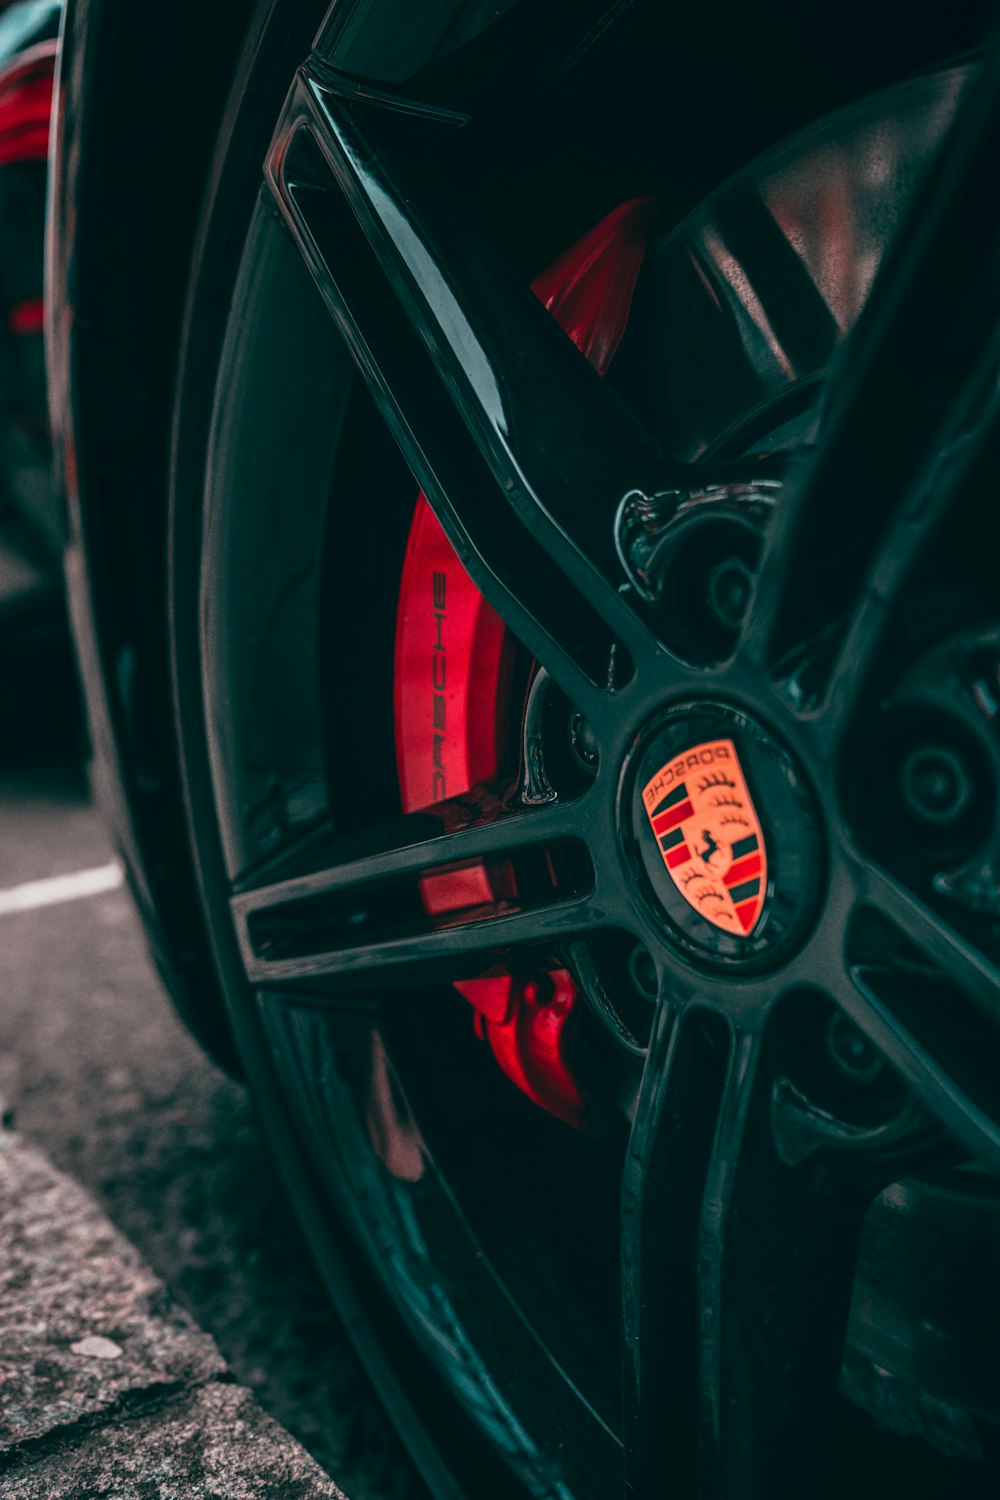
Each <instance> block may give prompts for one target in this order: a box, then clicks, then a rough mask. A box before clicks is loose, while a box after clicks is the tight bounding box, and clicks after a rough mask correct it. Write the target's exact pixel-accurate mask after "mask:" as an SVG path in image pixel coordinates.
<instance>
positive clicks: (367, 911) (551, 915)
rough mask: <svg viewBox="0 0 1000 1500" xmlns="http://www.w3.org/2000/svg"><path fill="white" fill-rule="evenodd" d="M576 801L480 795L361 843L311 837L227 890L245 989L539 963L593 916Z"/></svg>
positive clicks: (381, 980)
mask: <svg viewBox="0 0 1000 1500" xmlns="http://www.w3.org/2000/svg"><path fill="white" fill-rule="evenodd" d="M586 806H587V799H581V801H580V802H579V803H577V804H575V805H574V804H569V805H564V804H560V803H552V804H549V805H547V806H544V807H541V808H534V809H532V810H530V811H520V812H518V811H512V810H511V808H510V806H509V805H507V804H505V803H504V802H502V801H499V800H497V799H495V798H494V797H493V796H492V795H491V794H489V793H486V792H484V791H479V792H477V793H469V794H468V795H467V796H465V797H461V798H455V799H452V800H451V801H449V802H444V803H439V804H437V805H436V806H434V807H432V808H428V809H426V810H425V811H424V812H420V813H411V814H409V815H407V816H406V817H403V818H400V819H398V820H397V821H396V822H395V823H392V824H388V825H385V826H384V827H381V828H377V829H373V830H371V831H370V832H369V833H368V834H367V836H365V837H364V838H361V839H359V838H349V837H345V838H336V837H334V836H333V835H332V834H330V833H329V832H323V833H321V834H319V835H316V836H314V837H313V838H312V839H310V840H309V841H308V843H307V844H305V845H303V846H301V847H300V848H298V849H297V850H296V851H295V852H294V853H292V854H290V855H287V856H285V857H284V858H281V859H279V860H278V861H276V862H271V864H269V865H268V866H267V867H266V868H265V869H264V870H263V871H261V872H259V873H258V874H255V875H253V876H251V877H249V878H248V879H247V880H245V881H244V882H242V885H241V889H239V890H238V891H237V892H236V894H235V895H234V896H233V897H232V900H231V907H232V911H233V915H234V918H235V921H236V926H237V932H238V935H239V940H240V945H241V949H242V952H243V957H244V961H245V965H246V970H247V975H248V977H249V979H250V981H251V983H253V984H256V985H261V984H282V983H290V982H294V981H296V980H302V981H313V980H321V981H322V984H323V988H324V990H325V989H327V988H333V989H343V988H345V987H347V988H350V989H361V988H373V987H374V988H378V987H386V986H391V985H393V984H399V983H400V981H401V978H402V976H403V972H404V969H405V978H406V980H407V982H431V981H434V980H437V979H440V978H471V977H473V976H474V975H476V974H481V973H484V972H486V971H487V970H491V969H497V968H498V967H499V968H514V967H517V966H518V965H520V964H521V963H522V962H523V963H524V964H526V965H530V966H532V967H534V968H537V966H538V964H539V954H540V953H543V952H544V953H552V952H554V951H555V949H556V947H557V946H558V945H560V944H562V943H563V942H565V941H567V940H568V939H571V938H573V937H579V936H581V935H582V934H583V933H585V932H586V931H587V930H588V929H589V928H591V927H593V926H595V925H599V924H600V922H601V921H602V920H604V917H603V915H602V913H601V912H600V911H598V909H597V907H596V905H595V903H594V901H593V899H592V895H591V892H592V888H593V878H594V877H593V866H592V863H591V860H590V857H589V854H588V853H587V851H586V847H585V841H584V839H583V838H582V837H581V831H582V830H585V828H586V822H585V820H586V816H587V814H586ZM484 867H485V868H488V869H490V870H492V871H494V872H495V879H494V880H493V882H492V883H485V884H484V879H483V874H482V872H483V869H484ZM427 882H433V883H434V889H435V892H436V896H435V899H434V900H433V901H431V902H429V903H427V905H428V907H429V910H430V912H431V913H432V914H431V915H428V911H427V910H425V903H424V901H422V899H421V885H422V883H424V885H425V888H426V883H427Z"/></svg>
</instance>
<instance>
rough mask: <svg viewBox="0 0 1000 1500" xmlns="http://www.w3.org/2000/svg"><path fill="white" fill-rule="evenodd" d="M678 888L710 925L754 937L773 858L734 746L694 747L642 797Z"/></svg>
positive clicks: (663, 771) (718, 743) (664, 768)
mask: <svg viewBox="0 0 1000 1500" xmlns="http://www.w3.org/2000/svg"><path fill="white" fill-rule="evenodd" d="M642 802H643V806H644V807H645V809H646V816H647V818H648V819H649V823H650V827H651V828H652V830H653V834H654V836H655V838H656V841H657V843H658V845H659V848H660V853H661V855H662V856H663V863H664V864H665V865H666V867H667V871H668V873H669V875H670V878H671V880H672V881H673V883H674V885H675V886H676V887H677V889H678V891H679V892H680V894H681V895H682V896H683V897H684V900H685V901H686V902H687V903H688V905H689V906H690V907H692V908H693V909H694V910H695V911H696V912H697V913H698V915H699V916H700V917H704V918H705V921H706V922H711V923H712V925H713V926H715V927H720V928H721V929H722V931H723V932H732V933H735V934H736V935H737V936H749V935H750V933H751V932H752V931H753V929H754V927H755V926H756V924H757V919H758V918H759V916H760V914H761V912H762V910H763V908H764V898H765V896H766V894H767V851H766V849H765V847H764V831H763V829H762V828H761V825H760V819H759V818H758V816H757V812H756V809H755V808H754V805H753V802H752V801H751V800H750V793H749V791H748V789H747V784H746V778H745V777H744V775H743V767H742V766H741V765H740V761H739V756H738V755H737V754H736V746H735V745H734V744H733V742H732V740H708V741H706V742H705V743H704V744H701V745H692V747H691V749H690V750H685V751H684V753H683V754H682V755H678V756H676V757H675V758H674V759H673V760H669V761H667V763H666V765H663V766H661V767H660V769H659V770H658V771H657V773H656V775H655V776H653V777H652V778H651V779H650V780H649V781H648V782H647V783H646V785H645V786H644V787H643V789H642Z"/></svg>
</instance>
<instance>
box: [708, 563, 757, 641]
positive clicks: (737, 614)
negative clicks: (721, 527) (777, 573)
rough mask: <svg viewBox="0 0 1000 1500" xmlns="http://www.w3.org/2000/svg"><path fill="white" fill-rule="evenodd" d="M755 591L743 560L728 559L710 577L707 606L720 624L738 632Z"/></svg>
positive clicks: (715, 568) (719, 564) (718, 565)
mask: <svg viewBox="0 0 1000 1500" xmlns="http://www.w3.org/2000/svg"><path fill="white" fill-rule="evenodd" d="M752 591H753V574H752V573H751V571H750V569H749V568H748V567H747V565H746V563H745V562H744V561H743V559H742V557H727V558H725V559H724V560H723V561H722V562H720V563H716V565H715V567H714V568H713V569H712V571H711V573H709V575H708V603H709V607H710V609H711V610H712V613H713V614H714V615H715V618H716V619H717V620H718V622H719V624H720V625H724V626H725V627H726V629H727V630H736V629H737V627H738V626H739V625H740V624H741V623H742V621H743V618H744V616H745V615H746V612H747V608H748V607H749V604H750V595H751V593H752Z"/></svg>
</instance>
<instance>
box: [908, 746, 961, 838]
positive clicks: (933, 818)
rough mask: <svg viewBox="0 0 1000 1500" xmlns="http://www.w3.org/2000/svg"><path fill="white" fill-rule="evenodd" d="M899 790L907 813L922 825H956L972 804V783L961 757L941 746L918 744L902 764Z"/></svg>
mask: <svg viewBox="0 0 1000 1500" xmlns="http://www.w3.org/2000/svg"><path fill="white" fill-rule="evenodd" d="M899 789H900V792H901V793H902V797H903V801H904V802H905V803H906V806H907V807H908V808H909V810H910V812H912V813H915V814H916V816H917V817H918V818H922V819H923V820H924V822H925V823H937V824H947V823H956V822H957V821H958V819H959V818H960V817H961V816H962V814H963V813H964V811H965V809H966V808H967V807H968V805H969V803H970V802H971V801H972V782H971V781H970V779H969V775H968V772H967V771H966V769H965V766H964V765H963V763H962V761H961V759H960V757H959V756H958V755H956V754H955V752H954V750H948V749H946V748H945V747H944V746H943V745H919V746H918V747H917V748H916V750H912V751H911V752H910V754H909V755H908V756H907V757H906V760H905V761H904V762H903V768H902V771H901V772H900V777H899Z"/></svg>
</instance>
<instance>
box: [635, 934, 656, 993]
mask: <svg viewBox="0 0 1000 1500" xmlns="http://www.w3.org/2000/svg"><path fill="white" fill-rule="evenodd" d="M628 977H629V979H631V981H632V984H633V987H634V988H635V989H636V990H637V991H638V993H639V994H640V995H641V996H642V998H643V999H644V1000H650V1001H652V1000H655V999H656V996H657V993H658V992H659V984H658V983H657V978H656V965H655V964H654V962H653V956H652V954H651V953H650V951H649V949H648V948H644V947H643V946H642V944H641V943H636V945H635V947H634V948H633V949H632V951H631V953H630V954H629V956H628Z"/></svg>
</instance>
